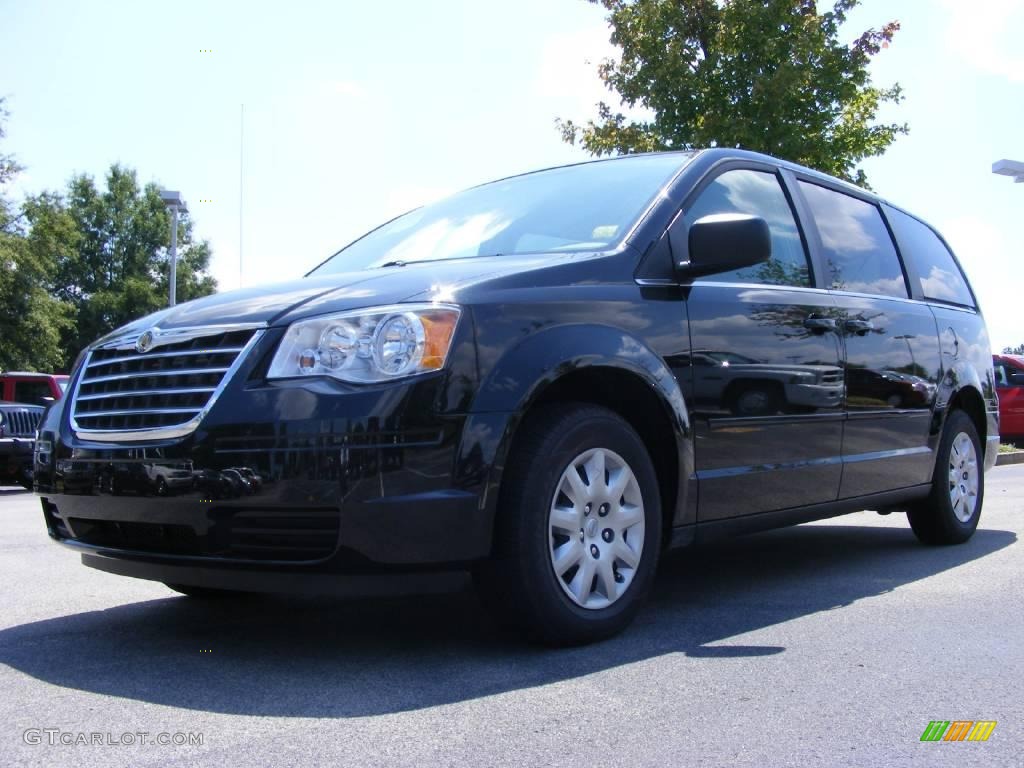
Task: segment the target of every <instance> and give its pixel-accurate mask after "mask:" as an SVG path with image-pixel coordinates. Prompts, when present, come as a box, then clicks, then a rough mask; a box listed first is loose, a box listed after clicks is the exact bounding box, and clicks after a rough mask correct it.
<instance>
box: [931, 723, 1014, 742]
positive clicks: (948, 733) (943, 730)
mask: <svg viewBox="0 0 1024 768" xmlns="http://www.w3.org/2000/svg"><path fill="white" fill-rule="evenodd" d="M995 728H996V721H995V720H954V721H953V722H950V721H949V720H932V721H931V722H930V723H928V727H927V728H925V729H924V733H922V734H921V741H988V737H989V736H991V735H992V731H994V730H995Z"/></svg>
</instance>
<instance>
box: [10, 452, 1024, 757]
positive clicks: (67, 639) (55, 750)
mask: <svg viewBox="0 0 1024 768" xmlns="http://www.w3.org/2000/svg"><path fill="white" fill-rule="evenodd" d="M1022 508H1024V466H1012V467H999V468H996V469H995V470H993V471H992V472H991V473H989V475H988V489H987V499H986V502H985V509H984V514H983V516H982V521H981V527H980V529H979V530H978V532H977V534H976V535H975V536H974V538H973V539H972V540H971V541H970V542H969V543H968V544H966V545H963V546H960V547H950V548H937V549H936V548H926V547H923V546H920V545H919V544H917V542H916V540H915V539H914V537H913V535H912V534H911V532H910V530H909V527H908V526H907V524H906V520H905V518H904V517H903V516H902V515H890V516H887V517H881V516H878V515H876V514H874V513H858V514H854V515H849V516H846V517H842V518H837V519H835V520H832V521H828V522H825V523H816V524H811V525H804V526H800V527H798V528H791V529H787V530H782V531H775V532H771V533H766V534H760V535H757V536H751V537H747V538H744V539H737V540H734V541H730V542H726V543H723V544H720V545H716V546H714V547H708V548H704V549H701V550H689V551H684V552H681V553H677V554H675V555H674V556H671V557H670V558H668V560H667V562H666V563H665V564H664V567H663V568H662V573H661V574H660V576H659V580H658V585H657V588H656V590H655V594H654V596H653V599H652V601H651V603H650V604H649V605H648V606H647V608H646V610H645V611H644V612H643V613H642V614H641V616H640V619H639V621H638V622H637V623H636V624H635V625H634V626H633V628H632V629H631V630H630V631H628V632H627V633H626V634H625V635H623V636H621V637H619V638H616V639H614V640H612V641H609V642H606V643H603V644H601V645H597V646H592V647H588V648H582V649H574V650H545V649H537V648H532V647H526V646H523V645H521V644H518V643H516V642H515V641H512V640H510V639H508V638H506V637H504V636H502V635H501V634H500V633H498V632H497V631H495V630H493V629H492V628H491V627H490V626H489V625H488V624H487V622H486V621H484V620H483V619H482V617H481V615H480V613H479V611H478V607H477V604H476V600H475V598H474V596H473V594H472V593H471V592H469V591H468V590H467V591H466V592H464V593H460V594H453V595H443V596H434V597H429V598H402V599H389V600H376V601H347V602H346V601H341V600H338V599H327V598H297V599H285V598H255V599H250V600H243V601H238V602H231V603H223V602H221V603H215V604H197V603H194V602H192V601H190V600H189V599H187V598H183V597H178V596H175V595H174V594H173V593H171V592H170V591H169V590H167V589H166V588H164V587H163V586H162V585H160V584H156V583H148V582H141V581H135V580H130V579H123V578H118V577H115V576H109V575H106V574H103V573H99V572H96V571H92V570H89V569H86V568H83V567H82V566H81V565H80V564H79V563H78V558H77V557H76V556H75V554H73V553H72V552H69V551H66V550H64V549H63V548H60V547H58V546H55V545H53V544H51V543H50V542H49V541H48V539H47V538H46V534H45V531H44V529H43V525H42V520H41V514H40V513H39V511H38V501H37V500H36V499H35V498H34V497H33V496H32V495H31V494H28V493H24V492H21V491H19V490H15V489H13V488H11V489H0V520H2V522H3V525H2V526H0V584H2V589H3V598H2V600H3V602H2V606H3V610H2V612H0V662H2V665H0V715H2V718H0V719H2V723H3V725H2V727H0V754H6V755H7V757H6V758H3V762H4V763H5V764H6V765H33V766H52V765H55V764H68V763H70V762H72V761H74V762H76V763H97V764H102V765H105V766H117V765H160V766H164V765H195V764H200V763H202V764H223V765H260V764H267V765H279V766H285V765H296V766H299V765H301V766H306V765H310V764H315V763H317V762H319V763H322V764H333V765H359V766H374V765H410V766H429V765H488V766H492V765H493V766H497V765H509V766H532V765H538V766H540V765H557V766H561V765H585V766H646V765H651V766H655V765H659V766H660V765H731V766H758V767H759V768H762V767H764V766H789V765H793V766H802V767H803V766H811V765H864V766H867V765H887V766H900V765H921V766H936V765H951V766H954V765H955V766H970V765H979V766H981V765H984V766H1011V765H1014V766H1019V765H1021V764H1022V763H1021V760H1022V758H1021V746H1022V745H1024V741H1022V735H1024V727H1022V720H1024V704H1022V697H1021V690H1022V689H1024V642H1022V640H1021V638H1022V636H1024V615H1022V611H1021V584H1022V581H1024V555H1022V548H1021V545H1020V543H1019V541H1018V539H1019V537H1020V535H1021V533H1022V529H1024V514H1022V512H1024V509H1022ZM931 720H951V721H953V720H995V721H997V722H998V725H997V726H996V728H995V730H994V731H993V732H992V735H991V737H990V738H989V740H988V741H986V742H936V743H929V742H921V741H920V737H921V734H922V733H923V731H924V730H925V727H926V726H927V725H928V723H929V721H931ZM79 733H84V734H86V737H85V738H86V739H90V738H93V737H92V736H90V734H93V733H97V734H101V736H100V737H99V738H101V739H102V740H104V741H108V742H109V741H127V739H125V738H124V735H125V734H138V733H145V734H147V736H146V737H141V736H133V737H131V738H132V739H133V740H134V741H136V742H140V741H142V740H143V738H145V739H146V740H150V739H155V738H156V737H157V735H158V734H171V738H172V739H173V738H177V734H181V733H184V734H187V733H193V734H202V742H203V743H202V744H201V745H197V744H192V745H188V744H185V745H174V744H168V745H164V744H153V743H147V744H146V745H142V744H140V743H135V744H127V743H119V744H109V743H108V744H103V745H101V744H82V743H78V744H76V743H71V744H61V743H60V742H61V740H62V739H64V740H71V741H81V740H82V737H79V736H78V735H77V734H79ZM64 734H71V735H70V736H64ZM108 734H109V735H108ZM49 739H54V740H55V741H56V742H57V743H55V744H53V745H51V744H49V743H48V740H49ZM31 742H39V743H31Z"/></svg>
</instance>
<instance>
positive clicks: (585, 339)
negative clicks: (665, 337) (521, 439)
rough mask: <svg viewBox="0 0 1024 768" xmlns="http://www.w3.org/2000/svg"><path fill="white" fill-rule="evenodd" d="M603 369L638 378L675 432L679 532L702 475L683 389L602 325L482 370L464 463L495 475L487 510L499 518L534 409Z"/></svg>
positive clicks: (558, 333) (519, 348)
mask: <svg viewBox="0 0 1024 768" xmlns="http://www.w3.org/2000/svg"><path fill="white" fill-rule="evenodd" d="M598 368H602V369H614V370H616V371H619V372H624V373H627V374H629V375H632V376H634V377H636V378H637V379H638V380H639V381H641V382H643V383H644V384H645V385H646V387H647V388H648V390H649V391H650V393H651V396H653V397H655V398H656V399H657V402H658V403H659V404H660V406H661V409H662V410H663V412H664V416H665V418H666V419H667V420H668V423H669V424H670V425H671V428H672V434H673V437H674V439H675V449H676V451H675V452H676V455H677V456H678V468H677V477H678V478H679V486H680V488H679V489H678V492H677V494H676V504H675V505H674V509H673V510H671V518H670V519H671V520H672V522H673V525H681V524H685V522H687V517H688V515H689V513H688V511H687V505H686V498H685V497H686V493H685V487H686V485H687V480H688V479H689V478H691V477H692V476H693V472H694V464H693V444H692V439H691V430H690V419H689V414H688V412H687V409H686V403H685V401H684V399H683V393H682V391H681V390H680V388H679V384H678V382H677V381H676V378H675V376H674V375H673V374H672V372H671V370H670V369H669V368H668V366H667V365H666V364H665V361H664V360H663V359H662V358H661V357H660V356H658V355H657V354H656V353H655V352H654V351H653V350H651V349H650V348H649V347H648V346H647V345H646V344H644V343H643V342H642V341H640V340H639V339H637V338H636V337H634V336H632V335H630V334H629V333H627V332H625V331H623V330H622V329H620V328H614V327H611V326H603V325H597V324H575V325H564V326H557V327H549V328H546V329H542V330H539V331H537V332H535V333H532V334H531V335H529V336H527V337H526V338H524V339H523V340H522V341H521V342H520V343H519V344H517V345H516V346H514V347H513V348H511V349H509V350H508V351H507V352H506V353H505V354H504V355H502V356H501V357H500V358H499V359H498V360H497V361H496V363H495V364H494V365H493V366H492V367H491V368H490V369H489V370H487V371H481V375H482V380H481V384H480V388H479V391H478V394H477V396H476V397H475V398H474V401H473V405H472V407H471V409H470V410H471V414H470V416H469V419H468V420H467V423H466V428H465V430H464V432H463V438H462V446H461V449H460V464H462V465H463V466H474V467H476V468H477V469H478V470H480V469H483V468H487V481H486V485H485V493H484V494H483V496H482V498H481V504H482V505H484V506H485V507H487V508H490V510H491V511H492V512H494V511H496V506H497V496H498V493H497V491H498V488H499V486H500V482H501V476H502V474H503V471H504V467H505V463H506V461H507V459H508V455H509V452H510V450H511V447H512V443H513V441H514V439H515V434H516V431H517V429H518V427H519V426H520V424H521V423H522V419H523V417H524V416H525V414H526V413H527V412H528V411H529V409H530V408H531V406H533V405H534V404H535V403H536V402H537V401H538V400H539V399H540V398H541V397H542V396H543V394H544V392H545V390H547V388H548V387H550V386H551V385H552V384H554V383H555V382H557V381H558V380H559V379H561V378H562V377H564V376H566V375H568V374H570V373H575V372H579V371H581V370H584V369H598ZM587 399H588V397H587V393H586V392H581V393H580V400H581V401H586V400H587ZM463 461H468V464H465V463H463ZM667 511H668V510H666V512H667ZM691 511H692V509H691ZM690 522H692V521H690Z"/></svg>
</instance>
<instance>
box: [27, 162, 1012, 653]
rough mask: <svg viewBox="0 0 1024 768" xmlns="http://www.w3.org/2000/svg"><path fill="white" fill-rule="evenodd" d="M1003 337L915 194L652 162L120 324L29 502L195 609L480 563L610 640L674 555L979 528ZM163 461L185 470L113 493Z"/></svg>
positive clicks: (539, 629)
mask: <svg viewBox="0 0 1024 768" xmlns="http://www.w3.org/2000/svg"><path fill="white" fill-rule="evenodd" d="M290 257H291V256H290V255H289V254H282V259H287V258H290ZM990 349H991V348H990V345H989V340H988V336H987V334H986V330H985V323H984V321H983V319H982V316H981V313H980V310H979V308H978V304H977V301H976V298H975V296H974V294H973V292H972V291H971V288H970V286H969V285H968V282H967V280H966V278H965V277H964V274H963V272H962V270H961V268H960V266H959V264H958V263H957V261H956V259H955V258H954V256H953V254H952V253H951V251H950V249H949V247H948V246H947V245H946V243H945V242H944V241H943V239H942V238H941V237H940V236H939V235H938V234H937V233H936V232H935V230H933V229H932V228H931V227H929V226H928V225H927V224H925V223H923V222H922V221H921V220H919V219H917V218H915V217H914V216H913V215H911V214H909V213H907V212H906V211H903V210H902V209H899V208H897V207H895V206H893V205H891V204H889V203H887V202H885V201H883V200H880V199H878V198H877V197H876V196H874V195H872V194H869V193H867V192H865V191H864V190H862V189H859V188H857V187H854V186H851V185H849V184H846V183H844V182H842V181H839V180H837V179H834V178H831V177H828V176H824V175H822V174H820V173H817V172H814V171H811V170H809V169H807V168H803V167H800V166H796V165H793V164H790V163H787V162H782V161H779V160H775V159H773V158H770V157H766V156H763V155H758V154H754V153H750V152H744V151H739V150H729V149H711V150H705V151H699V152H672V153H658V154H648V155H632V156H627V157H621V158H615V159H608V160H600V161H594V162H587V163H582V164H579V165H573V166H568V167H562V168H553V169H549V170H544V171H538V172H535V173H528V174H524V175H522V176H516V177H513V178H508V179H503V180H501V181H496V182H493V183H490V184H484V185H482V186H479V187H475V188H473V189H470V190H467V191H465V192H462V193H460V194H457V195H454V196H453V197H450V198H448V199H446V200H443V201H441V202H438V203H435V204H432V205H428V206H425V207H423V208H420V209H417V210H414V211H412V212H410V213H407V214H405V215H403V216H400V217H398V218H396V219H394V220H392V221H390V222H388V223H387V224H384V225H383V226H381V227H379V228H377V229H375V230H373V231H372V232H370V233H368V234H367V235H365V236H363V237H362V238H360V239H359V240H357V241H355V242H354V243H352V244H351V245H349V246H347V247H346V248H344V249H342V250H341V251H339V252H338V253H337V254H335V255H334V256H332V257H331V258H330V259H328V260H327V261H325V262H324V263H322V264H321V265H320V266H319V267H317V268H316V269H314V270H313V271H312V272H311V273H310V274H309V275H307V276H306V277H305V278H304V279H302V280H297V281H294V282H290V283H285V284H281V285H277V286H274V287H271V288H261V289H246V290H240V291H234V292H230V293H223V294H219V295H216V296H211V297H207V298H204V299H200V300H197V301H193V302H190V303H187V304H183V305H180V306H177V307H172V308H170V309H166V310H163V311H161V312H157V313H156V314H153V315H150V316H149V317H145V318H142V319H141V320H138V321H137V322H134V323H131V324H130V325H127V326H125V327H123V328H121V329H119V330H117V331H115V332H113V333H111V334H110V335H108V336H106V337H104V338H102V339H100V340H98V341H97V342H95V343H94V344H92V345H91V346H90V347H89V348H88V349H87V350H85V351H84V352H83V354H82V356H81V358H80V359H79V361H78V363H77V365H76V366H75V370H74V372H73V375H72V379H71V382H70V388H69V396H68V397H66V398H65V399H63V400H61V401H60V402H58V403H55V404H54V405H53V406H52V407H51V408H50V409H49V410H48V412H47V414H46V416H45V418H44V421H43V423H42V424H41V425H40V435H39V440H38V441H37V443H36V453H35V459H34V471H35V489H36V492H37V493H38V494H39V495H40V497H41V499H42V507H43V514H44V517H45V520H46V527H47V530H48V531H49V534H50V536H51V537H53V538H54V539H56V540H57V541H59V542H61V543H62V544H65V545H66V546H68V547H71V548H72V549H74V550H77V551H79V552H80V553H81V555H82V561H83V563H85V564H86V565H88V566H91V567H93V568H98V569H100V570H103V571H108V572H110V573H115V574H122V575H126V576H135V577H140V578H145V579H155V580H158V581H162V582H164V583H166V584H167V585H168V586H170V587H171V588H172V589H174V590H177V591H179V592H182V593H184V594H186V595H191V596H196V597H212V596H225V595H230V594H234V593H237V592H244V591H268V592H273V591H292V590H303V591H325V592H343V593H344V592H352V591H357V592H360V593H365V592H366V591H368V590H370V591H372V590H378V589H379V590H391V589H406V590H409V589H412V590H424V591H427V590H432V589H439V588H440V589H443V588H447V587H448V586H450V585H451V584H455V583H461V580H462V579H463V578H464V575H465V573H466V572H467V571H470V572H472V573H473V575H474V578H475V579H476V583H477V585H478V586H479V588H480V590H481V592H482V594H483V596H484V597H485V602H487V603H488V604H489V605H491V606H492V607H493V608H494V610H495V611H497V612H498V614H500V616H501V617H502V618H504V619H508V620H510V621H512V622H513V623H514V624H516V625H518V626H520V627H522V628H523V629H524V630H526V632H527V633H529V634H530V635H532V636H533V637H535V638H538V639H540V640H543V641H546V642H551V643H580V642H587V641H591V640H595V639H599V638H603V637H607V636H609V635H611V634H613V633H615V632H617V631H619V630H621V629H623V628H624V627H625V626H626V625H627V624H628V622H629V621H630V620H631V619H632V618H633V616H634V615H635V614H636V612H637V610H638V608H639V606H640V603H641V601H642V599H643V597H644V595H645V593H646V592H647V591H648V589H649V588H650V586H651V581H652V579H653V577H654V572H655V570H656V567H657V564H658V558H659V555H660V553H661V552H662V551H664V550H665V549H666V548H671V547H680V546H685V545H688V544H691V543H694V542H701V541H706V540H709V539H711V538H713V537H716V536H720V535H724V534H736V533H741V532H747V531H756V530H762V529H766V528H771V527H776V526H783V525H790V524H795V523H801V522H805V521H809V520H815V519H819V518H825V517H830V516H834V515H840V514H843V513H847V512H852V511H856V510H861V509H874V510H878V511H880V512H891V511H896V510H899V511H905V512H906V513H907V516H908V518H909V520H910V525H911V527H912V528H913V530H914V533H915V534H917V536H918V537H919V538H920V539H921V540H922V541H924V542H926V543H928V544H954V543H959V542H963V541H966V540H967V539H968V538H969V537H970V536H971V534H972V533H973V532H974V529H975V528H976V527H977V525H978V518H979V515H980V513H981V506H982V500H983V496H984V471H985V470H986V469H988V468H989V467H991V466H992V465H993V464H994V463H995V458H996V451H997V445H998V435H999V429H998V401H997V399H996V393H995V387H994V378H993V369H992V357H991V353H990ZM140 449H144V450H140ZM142 455H145V457H146V459H145V461H147V462H149V463H150V464H160V465H168V466H176V467H188V468H190V469H189V470H188V471H189V472H191V480H186V481H185V482H182V483H176V484H174V485H173V487H172V486H170V485H168V486H167V487H166V488H165V489H164V492H163V493H159V494H151V493H143V492H142V491H141V490H138V489H139V488H142V486H141V485H137V486H131V485H124V484H121V485H118V484H115V483H112V482H110V481H109V478H110V477H112V476H113V474H112V473H113V470H114V468H117V469H118V470H120V471H122V472H123V471H124V468H125V466H127V465H131V464H132V462H142V461H143V459H139V458H138V457H139V456H142ZM143 469H144V468H142V467H140V471H142V470H143ZM239 473H242V474H243V476H246V477H248V476H259V477H260V479H261V481H260V483H259V484H256V483H251V484H247V487H245V488H239V487H237V486H239V485H241V483H240V482H238V481H237V480H236V478H235V476H236V475H238V474H239Z"/></svg>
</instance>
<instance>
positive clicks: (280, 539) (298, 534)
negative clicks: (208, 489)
mask: <svg viewBox="0 0 1024 768" xmlns="http://www.w3.org/2000/svg"><path fill="white" fill-rule="evenodd" d="M209 514H210V515H211V518H210V519H209V522H208V528H207V529H206V531H205V533H202V534H201V533H200V532H199V531H197V529H196V527H194V526H192V525H187V524H165V523H144V522H135V521H130V522H129V521H116V520H94V519H89V518H82V517H70V518H68V519H67V521H66V522H67V528H68V529H70V530H69V531H68V533H70V536H69V538H71V539H72V540H74V541H77V542H80V543H82V544H87V545H89V546H94V547H103V548H109V549H120V550H130V551H133V552H144V553H151V554H155V555H184V556H191V557H216V558H228V559H236V560H257V561H267V560H281V561H289V562H302V561H312V560H322V559H324V558H326V557H330V555H331V554H332V553H333V552H334V550H335V549H336V547H337V545H338V532H339V525H340V521H339V516H338V511H337V510H334V509H299V510H295V511H294V512H291V511H290V512H289V513H287V514H282V513H281V512H280V510H276V511H269V510H266V511H265V510H258V509H237V510H236V509H219V510H218V509H212V510H210V513H209Z"/></svg>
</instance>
